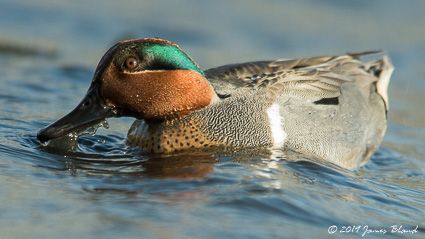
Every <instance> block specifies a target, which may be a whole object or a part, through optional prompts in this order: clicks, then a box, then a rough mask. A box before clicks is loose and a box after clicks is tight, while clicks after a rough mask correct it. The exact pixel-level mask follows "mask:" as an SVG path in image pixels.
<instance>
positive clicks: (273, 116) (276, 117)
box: [267, 103, 288, 148]
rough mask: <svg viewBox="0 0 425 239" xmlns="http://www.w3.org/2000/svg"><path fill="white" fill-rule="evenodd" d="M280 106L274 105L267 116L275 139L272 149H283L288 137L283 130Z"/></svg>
mask: <svg viewBox="0 0 425 239" xmlns="http://www.w3.org/2000/svg"><path fill="white" fill-rule="evenodd" d="M279 108H280V107H279V105H278V104H276V103H275V104H273V105H272V106H271V107H270V108H269V109H268V110H267V116H269V122H270V130H271V132H272V137H273V147H272V148H282V147H283V144H284V143H285V139H286V137H287V136H288V135H287V134H286V132H285V131H284V130H283V128H282V121H283V118H282V116H281V115H280V112H279Z"/></svg>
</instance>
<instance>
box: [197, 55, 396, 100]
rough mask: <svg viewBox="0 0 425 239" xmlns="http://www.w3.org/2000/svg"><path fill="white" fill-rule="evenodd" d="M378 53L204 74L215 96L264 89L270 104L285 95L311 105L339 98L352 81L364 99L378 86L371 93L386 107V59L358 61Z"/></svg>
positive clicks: (236, 66) (261, 64)
mask: <svg viewBox="0 0 425 239" xmlns="http://www.w3.org/2000/svg"><path fill="white" fill-rule="evenodd" d="M379 52H382V51H366V52H359V53H353V54H345V55H339V56H322V57H312V58H302V59H295V60H276V61H257V62H248V63H241V64H232V65H225V66H220V67H216V68H212V69H209V70H206V71H205V74H206V77H207V79H208V80H209V81H210V82H211V84H212V86H213V87H214V89H215V90H216V92H217V94H218V95H219V96H231V95H232V94H234V93H236V92H240V91H244V90H246V91H248V90H253V89H260V88H267V92H268V94H269V96H270V99H272V100H274V99H276V97H278V96H279V95H287V96H292V97H296V98H300V99H305V100H308V101H311V102H317V101H320V100H323V99H331V98H335V97H339V96H340V95H341V85H342V84H343V83H344V82H352V81H354V82H356V83H357V84H358V85H359V87H360V88H361V89H362V90H363V91H364V93H365V94H366V96H367V95H369V94H370V91H371V85H374V83H376V82H378V84H376V85H377V88H378V89H376V88H374V90H375V91H377V92H378V93H379V94H380V95H381V96H382V98H383V99H384V101H385V103H386V105H388V100H387V86H388V83H389V77H390V75H391V72H392V69H393V68H392V65H391V63H390V61H389V59H388V57H386V56H384V57H383V58H381V59H379V60H376V61H373V62H368V63H363V62H361V61H360V60H359V59H358V58H359V57H360V56H363V55H368V54H374V53H379ZM383 73H385V74H383ZM380 79H383V80H382V81H381V80H380ZM379 81H381V83H379Z"/></svg>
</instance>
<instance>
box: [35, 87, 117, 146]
mask: <svg viewBox="0 0 425 239" xmlns="http://www.w3.org/2000/svg"><path fill="white" fill-rule="evenodd" d="M114 116H116V111H115V110H114V108H113V107H110V106H107V105H106V103H105V102H104V101H103V100H102V99H101V97H100V95H99V90H98V87H97V86H94V87H92V88H91V89H89V91H87V94H86V95H85V96H84V98H83V100H82V101H81V102H80V103H79V104H78V106H77V107H76V108H75V109H74V110H72V111H71V112H70V113H68V114H67V115H65V116H64V117H62V118H61V119H59V120H58V121H56V122H54V123H53V124H51V125H49V126H47V127H46V128H44V129H42V130H40V131H39V132H38V133H37V139H38V140H40V141H41V142H46V141H48V140H52V139H56V138H60V137H63V136H65V135H68V134H70V133H73V132H77V133H79V132H82V131H84V130H86V129H87V128H89V127H91V126H93V125H96V124H99V123H100V122H102V121H103V120H104V119H105V118H109V117H114Z"/></svg>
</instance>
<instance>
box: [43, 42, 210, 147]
mask: <svg viewBox="0 0 425 239" xmlns="http://www.w3.org/2000/svg"><path fill="white" fill-rule="evenodd" d="M215 96H216V95H215V93H214V90H213V88H212V87H211V85H210V84H209V82H208V81H207V79H206V78H205V75H204V73H203V72H202V71H201V70H200V68H199V66H198V65H197V64H196V63H195V62H194V61H193V60H192V59H191V58H190V57H189V56H188V55H187V54H186V53H184V52H183V50H181V49H180V47H179V46H177V45H176V44H174V43H172V42H169V41H165V40H161V39H157V38H145V39H138V40H128V41H123V42H120V43H117V44H116V45H114V46H112V47H111V48H110V49H109V50H108V51H107V52H106V53H105V55H104V56H103V57H102V59H101V60H100V62H99V64H98V66H97V68H96V71H95V74H94V76H93V80H92V83H91V85H90V87H89V89H88V91H87V93H86V95H85V96H84V98H83V99H82V100H81V102H80V103H79V104H78V105H77V107H76V108H75V109H74V110H72V111H71V112H70V113H69V114H67V115H65V116H64V117H63V118H61V119H59V120H58V121H56V122H55V123H53V124H51V125H49V126H47V127H46V128H45V129H42V130H40V131H39V132H38V133H37V138H38V139H39V140H40V141H42V142H44V141H48V140H51V139H55V138H59V137H62V136H65V135H67V134H69V133H72V132H81V131H84V130H85V129H87V128H89V127H91V126H93V125H96V124H99V123H100V122H102V121H103V120H104V119H105V118H110V117H122V116H130V117H135V118H138V119H144V120H145V121H146V122H147V123H148V124H153V123H158V122H163V121H165V120H172V119H177V118H180V117H182V116H185V115H187V114H189V113H191V112H192V111H195V110H198V109H201V108H203V107H205V106H207V105H208V104H210V103H211V101H212V100H213V99H214V97H215Z"/></svg>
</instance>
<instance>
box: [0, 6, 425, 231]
mask: <svg viewBox="0 0 425 239" xmlns="http://www.w3.org/2000/svg"><path fill="white" fill-rule="evenodd" d="M0 6H1V7H0V32H1V34H0V202H1V203H0V238H62V239H65V238H244V239H245V238H248V239H249V238H311V237H313V236H314V237H317V238H361V237H364V238H400V237H401V238H423V237H424V235H425V223H424V215H425V186H424V179H425V176H424V173H425V136H424V135H425V111H424V110H423V102H425V96H424V94H423V92H424V91H425V79H424V78H425V77H424V75H425V70H424V69H425V68H424V67H423V66H424V65H425V57H424V56H425V44H424V43H425V28H424V27H423V23H424V22H425V15H424V14H423V9H425V2H423V1H409V2H404V1H403V2H401V1H393V0H385V1H384V0H375V1H363V0H362V1H335V0H327V1H307V0H303V1H272V0H270V1H251V0H248V1H189V0H184V1H174V2H173V1H163V0H159V1H136V0H123V1H102V2H101V3H100V2H98V1H87V0H85V1H83V0H76V1H51V0H36V1H24V0H13V1H11V0H10V1H9V0H0ZM143 37H160V38H164V39H167V40H171V41H173V42H175V43H177V44H179V45H180V46H181V47H182V48H183V49H184V50H185V51H186V52H187V53H188V54H190V55H191V56H192V58H193V59H194V60H195V61H196V62H197V63H198V64H199V65H200V66H201V68H203V69H208V68H210V67H214V66H218V65H223V64H229V63H236V62H245V61H253V60H268V59H281V58H297V57H307V56H317V55H328V54H341V53H345V52H356V51H363V50H375V49H385V50H387V52H388V54H389V55H390V57H391V59H392V62H393V64H394V66H395V68H396V69H395V72H394V74H393V78H392V82H391V84H390V89H389V96H390V112H389V123H388V131H387V134H386V136H385V138H384V142H383V143H382V146H381V147H380V148H379V150H378V151H377V152H376V153H375V155H373V156H372V158H371V159H370V161H369V163H368V164H366V165H365V166H363V167H361V168H360V169H359V170H356V171H349V170H345V169H342V168H339V167H337V166H334V165H332V164H326V163H318V162H317V161H315V160H314V159H311V158H308V157H306V156H303V155H300V154H297V153H294V152H286V151H281V150H275V151H272V152H263V151H255V150H251V151H235V152H217V153H215V154H197V155H193V154H192V155H190V154H182V155H173V156H168V157H159V156H150V155H147V154H145V153H144V152H142V151H140V150H137V149H131V148H128V147H127V146H126V145H125V138H126V133H127V130H128V128H129V127H130V125H131V123H132V121H133V120H132V119H111V120H110V121H109V123H110V128H109V129H103V128H101V129H99V130H98V132H97V134H96V135H94V136H92V135H85V136H82V137H80V138H79V140H78V144H76V143H75V142H69V144H67V146H61V145H57V147H47V148H46V147H44V146H42V145H41V144H40V142H39V141H38V140H37V139H36V132H37V131H38V130H39V129H41V128H43V127H45V126H47V125H48V124H49V123H51V122H53V121H55V120H56V119H58V118H59V117H61V116H63V115H64V114H66V113H67V112H69V111H70V110H71V109H72V108H73V107H75V106H76V104H77V103H78V102H79V101H80V99H81V98H82V96H83V95H84V93H85V91H86V90H87V89H88V86H89V85H90V81H91V78H92V75H93V73H94V70H95V67H96V65H97V63H98V61H99V59H100V58H101V57H102V55H103V53H104V52H105V51H106V50H107V49H108V48H109V47H110V46H111V45H113V44H114V43H115V42H117V41H120V40H123V39H129V38H143ZM70 145H73V146H72V147H74V148H72V147H71V146H70ZM392 226H393V227H392ZM395 228H397V230H395ZM403 231H404V232H405V233H402V232H403ZM407 231H413V233H411V232H407Z"/></svg>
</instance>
